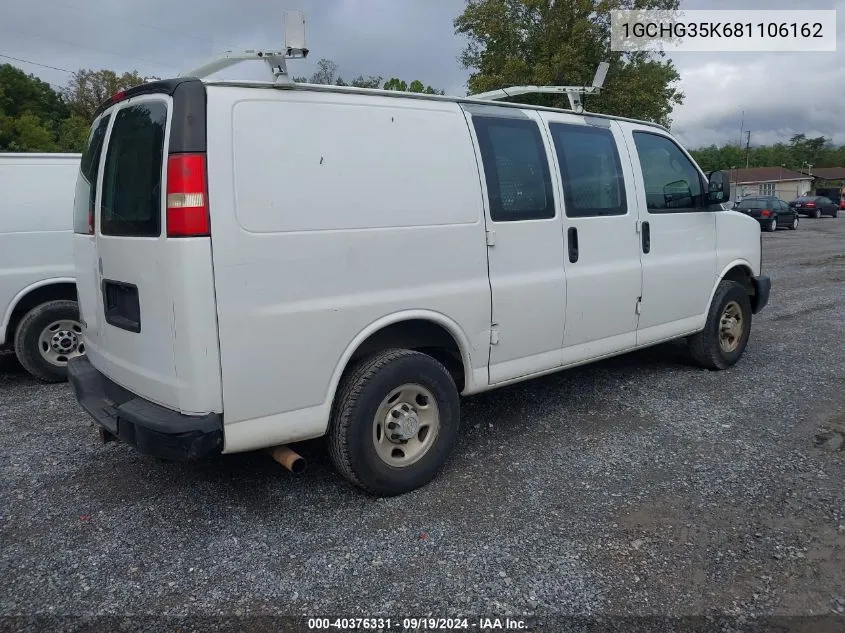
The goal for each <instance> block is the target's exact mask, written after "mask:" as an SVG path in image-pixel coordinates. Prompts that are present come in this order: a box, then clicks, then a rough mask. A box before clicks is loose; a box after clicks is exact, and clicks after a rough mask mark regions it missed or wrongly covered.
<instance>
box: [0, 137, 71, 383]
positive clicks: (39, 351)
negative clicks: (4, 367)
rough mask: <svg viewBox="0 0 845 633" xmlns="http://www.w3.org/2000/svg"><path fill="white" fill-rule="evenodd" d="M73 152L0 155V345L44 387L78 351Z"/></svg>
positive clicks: (58, 378)
mask: <svg viewBox="0 0 845 633" xmlns="http://www.w3.org/2000/svg"><path fill="white" fill-rule="evenodd" d="M80 158H81V155H80V154H26V153H12V154H3V153H0V346H5V347H12V348H13V349H14V351H15V354H16V355H17V357H18V360H19V361H20V363H21V365H23V367H24V368H25V369H26V370H27V371H28V372H29V373H30V374H32V375H33V376H35V377H36V378H38V379H40V380H43V381H45V382H60V381H63V380H66V379H67V361H68V359H70V358H73V357H74V356H78V355H80V354H82V353H83V352H84V345H83V343H82V337H81V334H82V328H81V326H80V324H79V314H78V309H77V303H76V285H75V281H74V269H73V239H72V236H73V230H72V229H73V226H72V220H73V196H74V188H75V186H76V177H77V174H78V173H79V165H80Z"/></svg>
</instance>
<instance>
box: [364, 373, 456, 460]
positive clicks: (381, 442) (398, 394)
mask: <svg viewBox="0 0 845 633" xmlns="http://www.w3.org/2000/svg"><path fill="white" fill-rule="evenodd" d="M439 433H440V409H439V407H438V406H437V401H436V400H435V399H434V395H432V393H431V391H429V390H428V389H426V388H425V387H423V386H422V385H418V384H412V383H409V384H405V385H402V386H401V387H397V388H396V389H393V390H392V391H391V392H390V393H389V394H387V396H386V397H385V398H384V400H382V401H381V404H380V405H379V407H378V409H377V410H376V415H375V417H374V418H373V445H374V446H375V449H376V454H377V455H378V456H379V459H381V460H382V461H383V462H384V463H385V464H387V465H389V466H393V467H395V468H405V467H407V466H410V465H411V464H414V463H416V462H418V461H419V460H420V459H422V458H423V457H424V456H425V455H426V453H428V451H429V450H430V449H431V447H432V446H433V445H434V442H435V440H436V439H437V436H438V434H439Z"/></svg>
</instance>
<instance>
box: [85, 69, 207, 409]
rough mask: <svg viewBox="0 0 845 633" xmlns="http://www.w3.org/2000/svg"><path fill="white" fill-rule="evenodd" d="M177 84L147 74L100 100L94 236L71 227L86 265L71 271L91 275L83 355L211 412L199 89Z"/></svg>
mask: <svg viewBox="0 0 845 633" xmlns="http://www.w3.org/2000/svg"><path fill="white" fill-rule="evenodd" d="M185 83H186V82H184V81H172V82H157V83H156V84H152V85H151V84H145V85H144V86H142V87H141V88H140V89H139V90H137V91H135V92H134V93H133V92H129V93H127V94H126V95H125V97H124V99H123V100H121V101H120V102H119V103H117V104H115V105H114V106H111V107H110V108H109V110H108V112H109V113H110V122H109V124H108V132H107V133H106V136H105V141H104V146H103V149H102V152H101V159H100V165H99V172H98V184H99V188H98V193H97V195H96V205H95V206H96V214H95V217H94V219H93V220H94V231H93V235H88V236H82V235H77V236H76V238H77V239H78V240H79V239H88V240H91V241H92V242H93V251H94V253H93V257H85V256H80V257H78V258H77V266H78V267H89V266H92V265H93V268H94V270H93V271H91V270H81V271H80V277H83V278H86V277H87V278H88V279H89V280H90V282H89V283H88V287H87V288H86V290H85V291H81V292H80V298H81V301H82V314H83V319H84V320H85V322H86V324H90V325H92V327H88V326H87V327H86V333H85V338H86V349H87V354H88V357H89V359H90V361H91V363H92V364H93V365H94V367H95V368H97V369H98V370H99V371H100V372H101V373H103V374H104V375H106V376H107V377H108V378H110V379H111V380H113V381H114V382H116V383H118V384H119V385H121V386H122V387H124V388H126V389H128V390H129V391H131V392H133V393H135V394H136V395H138V396H141V397H142V398H145V399H147V400H149V401H152V402H154V403H156V404H159V405H162V406H165V407H168V408H171V409H175V410H178V411H180V412H182V413H187V414H204V413H210V412H218V413H219V412H222V401H221V395H220V366H219V352H218V346H217V318H216V309H215V302H214V284H213V273H212V263H211V238H210V226H209V223H208V201H207V195H206V191H207V188H206V185H205V155H204V150H205V148H204V143H205V136H204V128H205V116H204V108H205V102H204V98H205V97H204V95H205V91H204V87H203V86H202V84H199V82H198V81H196V80H193V81H189V82H187V83H188V86H189V89H188V90H182V91H181V94H176V93H177V92H178V91H179V89H180V86H184V85H185ZM196 84H199V86H197V85H196ZM197 88H199V91H201V98H200V102H199V103H197V101H198V99H197V97H198V96H200V95H198V90H197ZM186 93H187V94H186ZM186 101H187V102H189V103H188V104H187V105H188V106H191V107H186ZM199 106H201V108H202V116H201V117H200V118H199V120H197V118H196V117H192V115H193V114H195V113H194V112H193V109H196V108H197V107H199ZM187 119H190V121H186V120H187ZM196 126H202V132H203V133H202V138H201V143H200V144H201V145H202V147H200V148H198V147H197V138H196V137H197V134H196V131H197V130H196ZM186 144H187V147H186ZM185 149H188V150H196V149H200V150H201V151H184V150H185ZM174 150H175V151H174ZM186 187H187V188H189V189H191V190H190V191H187V190H186ZM82 251H84V249H77V252H78V253H80V252H82ZM91 260H93V261H91ZM91 282H93V283H91Z"/></svg>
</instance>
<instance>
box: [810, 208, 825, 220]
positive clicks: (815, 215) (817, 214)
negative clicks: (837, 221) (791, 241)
mask: <svg viewBox="0 0 845 633" xmlns="http://www.w3.org/2000/svg"><path fill="white" fill-rule="evenodd" d="M810 217H812V218H813V219H814V220H818V219H819V218H820V217H822V212H821V209H815V210H814V211H813V212H812V213H811V214H810Z"/></svg>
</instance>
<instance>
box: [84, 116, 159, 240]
mask: <svg viewBox="0 0 845 633" xmlns="http://www.w3.org/2000/svg"><path fill="white" fill-rule="evenodd" d="M166 125H167V104H165V103H164V102H162V101H151V102H147V103H139V104H138V105H133V106H128V107H125V108H121V109H120V110H118V112H117V115H115V118H114V126H113V127H112V132H111V136H110V137H109V144H108V148H107V149H106V164H105V168H104V169H103V195H102V203H101V214H100V230H101V232H102V234H103V235H123V236H135V237H157V236H158V235H160V234H161V195H162V187H161V175H162V165H163V160H164V130H165V127H166Z"/></svg>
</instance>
